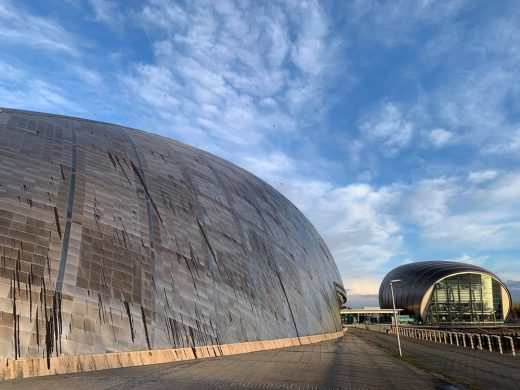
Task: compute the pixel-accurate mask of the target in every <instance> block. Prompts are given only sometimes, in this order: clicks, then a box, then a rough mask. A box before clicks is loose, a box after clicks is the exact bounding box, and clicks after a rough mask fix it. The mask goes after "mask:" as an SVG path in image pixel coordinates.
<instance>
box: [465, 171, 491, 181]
mask: <svg viewBox="0 0 520 390" xmlns="http://www.w3.org/2000/svg"><path fill="white" fill-rule="evenodd" d="M497 175H498V173H497V171H478V172H471V173H470V174H469V175H468V180H469V181H471V182H473V183H482V182H484V181H488V180H492V179H494V178H495V177H496V176H497Z"/></svg>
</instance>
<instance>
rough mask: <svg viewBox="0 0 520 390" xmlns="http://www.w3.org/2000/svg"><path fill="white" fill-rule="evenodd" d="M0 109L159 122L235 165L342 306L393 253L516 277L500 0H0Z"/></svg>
mask: <svg viewBox="0 0 520 390" xmlns="http://www.w3.org/2000/svg"><path fill="white" fill-rule="evenodd" d="M0 52H1V55H0V106H4V107H14V108H23V109H29V110H36V111H46V112H53V113H60V114H68V115H74V116H80V117H86V118H91V119H97V120H102V121H108V122H113V123H118V124H124V125H128V126H132V127H137V128H141V129H144V130H147V131H150V132H154V133H159V134H163V135H166V136H169V137H172V138H175V139H178V140H181V141H184V142H186V143H189V144H192V145H194V146H197V147H200V148H202V149H205V150H208V151H210V152H212V153H215V154H217V155H219V156H221V157H224V158H226V159H228V160H231V161H233V162H234V163H236V164H238V165H240V166H242V167H244V168H246V169H248V170H250V171H252V172H253V173H255V174H256V175H258V176H259V177H261V178H263V179H265V180H266V181H268V182H269V183H271V184H272V185H273V186H274V187H275V188H277V189H278V190H279V191H281V192H282V193H283V194H285V195H286V196H287V197H288V198H289V199H290V200H291V201H292V202H293V203H295V204H296V205H297V206H298V207H299V208H300V209H301V210H302V211H303V212H304V213H305V214H306V215H307V216H308V217H309V219H310V220H311V221H312V222H313V223H314V225H315V226H316V227H317V229H318V230H319V231H320V233H321V234H322V236H323V237H324V239H325V241H326V242H327V244H328V246H329V248H330V249H331V251H332V253H333V255H334V257H335V259H336V262H337V264H338V268H339V269H340V272H341V274H342V276H343V280H344V283H345V285H346V287H347V288H348V289H349V292H350V296H351V303H352V304H353V305H373V304H376V302H375V300H374V295H375V294H377V291H378V287H379V282H380V281H381V279H382V277H384V275H385V274H386V272H388V271H389V270H390V269H392V268H393V267H395V266H398V265H400V264H403V263H406V262H411V261H418V260H430V259H446V260H448V259H450V260H460V261H465V262H471V263H475V264H479V265H482V266H484V267H488V268H490V269H491V270H493V271H495V272H496V273H498V274H499V275H500V276H501V277H502V278H503V279H504V280H512V281H520V253H519V250H520V164H519V163H520V104H519V101H520V100H519V98H520V8H519V7H518V3H517V2H515V1H510V2H508V1H500V2H489V1H440V2H433V1H397V0H396V1H388V2H377V1H370V0H363V1H350V2H345V1H322V2H304V1H288V2H275V1H272V2H264V1H262V2H260V1H249V2H247V1H234V2H224V1H222V2H220V1H201V2H198V1H190V2H169V1H163V0H152V1H149V2H145V1H124V2H123V1H121V2H115V1H102V0H92V1H85V2H79V1H78V2H76V1H72V0H70V1H64V0H59V1H52V0H48V1H45V2H43V1H9V0H0Z"/></svg>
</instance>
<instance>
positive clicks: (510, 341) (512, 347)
mask: <svg viewBox="0 0 520 390" xmlns="http://www.w3.org/2000/svg"><path fill="white" fill-rule="evenodd" d="M504 339H506V340H509V344H510V345H511V353H512V354H513V356H516V350H515V341H514V340H513V338H512V337H511V336H504Z"/></svg>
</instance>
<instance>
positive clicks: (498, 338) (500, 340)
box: [491, 334, 503, 355]
mask: <svg viewBox="0 0 520 390" xmlns="http://www.w3.org/2000/svg"><path fill="white" fill-rule="evenodd" d="M491 337H496V339H497V341H498V352H499V353H500V354H501V355H502V353H503V351H502V339H501V337H500V336H497V335H495V334H494V335H492V336H491Z"/></svg>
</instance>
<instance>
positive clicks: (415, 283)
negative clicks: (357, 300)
mask: <svg viewBox="0 0 520 390" xmlns="http://www.w3.org/2000/svg"><path fill="white" fill-rule="evenodd" d="M464 273H480V274H486V275H490V276H491V277H492V278H493V279H495V280H497V281H498V282H499V283H500V284H501V285H502V287H503V288H504V290H505V291H506V292H507V294H508V298H509V302H511V293H510V292H509V290H508V289H507V287H506V285H505V284H504V282H503V281H502V280H501V279H500V278H499V277H498V276H497V275H496V274H494V273H493V272H491V271H488V270H487V269H485V268H483V267H480V266H478V265H474V264H467V263H461V262H455V261H420V262H415V263H410V264H404V265H401V266H399V267H397V268H394V269H393V270H392V271H390V272H389V273H388V274H387V275H386V276H385V278H384V279H383V281H382V282H381V286H380V287H379V305H380V306H381V308H390V307H392V297H391V291H390V281H391V280H396V279H400V280H401V282H399V283H394V294H395V304H396V307H399V308H403V309H405V310H406V311H407V312H409V313H413V314H414V315H415V316H416V317H417V318H423V315H424V311H425V308H426V305H427V303H428V300H429V298H430V296H431V292H432V291H433V287H434V286H435V283H437V282H438V281H441V280H443V279H445V278H447V277H450V276H453V275H457V274H464ZM508 308H510V305H509V306H508Z"/></svg>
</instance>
